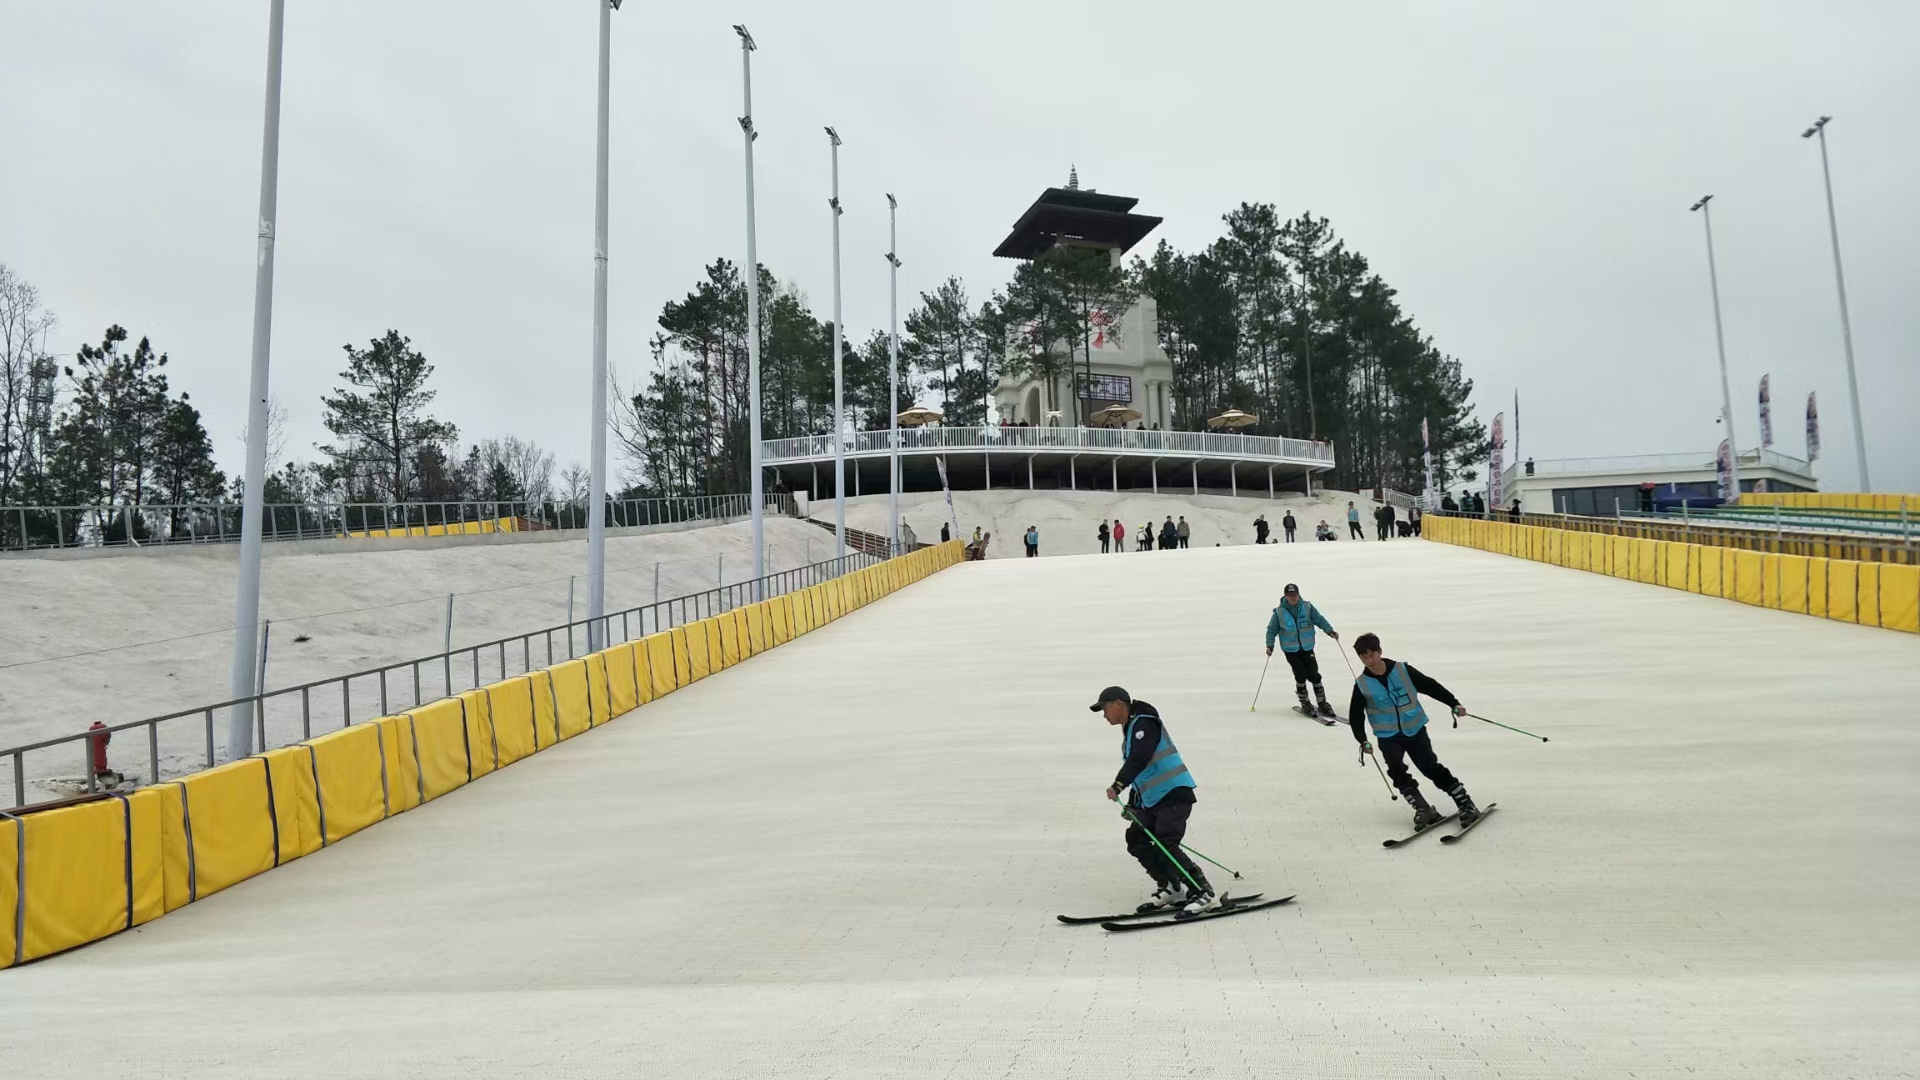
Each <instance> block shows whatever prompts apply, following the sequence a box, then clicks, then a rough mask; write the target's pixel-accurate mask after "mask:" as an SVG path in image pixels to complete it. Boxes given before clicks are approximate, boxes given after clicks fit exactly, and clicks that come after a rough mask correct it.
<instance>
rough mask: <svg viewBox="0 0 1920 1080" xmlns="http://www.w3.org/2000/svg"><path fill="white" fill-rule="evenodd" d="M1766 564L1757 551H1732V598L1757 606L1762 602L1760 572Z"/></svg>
mask: <svg viewBox="0 0 1920 1080" xmlns="http://www.w3.org/2000/svg"><path fill="white" fill-rule="evenodd" d="M1765 566H1766V560H1765V559H1764V558H1762V557H1761V554H1760V553H1759V552H1757V551H1735V552H1734V553H1733V588H1734V595H1733V596H1732V599H1734V600H1738V601H1740V602H1741V603H1743V604H1752V605H1754V606H1755V607H1759V606H1760V605H1761V604H1762V603H1763V602H1764V597H1763V595H1762V593H1761V590H1760V574H1761V571H1762V569H1763V568H1764V567H1765Z"/></svg>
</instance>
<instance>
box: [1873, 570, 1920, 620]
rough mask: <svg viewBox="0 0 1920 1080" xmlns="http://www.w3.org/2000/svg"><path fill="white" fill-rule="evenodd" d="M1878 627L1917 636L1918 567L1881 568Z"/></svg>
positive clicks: (1918, 610) (1919, 592)
mask: <svg viewBox="0 0 1920 1080" xmlns="http://www.w3.org/2000/svg"><path fill="white" fill-rule="evenodd" d="M1879 607H1880V625H1881V626H1883V627H1885V628H1886V629H1888V630H1904V631H1906V632H1907V633H1909V634H1920V566H1899V565H1895V564H1893V563H1886V564H1883V565H1882V566H1881V567H1880V601H1879Z"/></svg>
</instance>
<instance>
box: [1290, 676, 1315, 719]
mask: <svg viewBox="0 0 1920 1080" xmlns="http://www.w3.org/2000/svg"><path fill="white" fill-rule="evenodd" d="M1293 696H1294V697H1297V698H1299V699H1300V711H1301V712H1303V713H1306V714H1307V715H1308V716H1312V715H1314V712H1313V702H1312V701H1311V700H1310V699H1309V698H1308V697H1307V684H1306V683H1294V684H1293Z"/></svg>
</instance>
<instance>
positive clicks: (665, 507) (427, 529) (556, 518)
mask: <svg viewBox="0 0 1920 1080" xmlns="http://www.w3.org/2000/svg"><path fill="white" fill-rule="evenodd" d="M765 499H766V502H765V507H766V510H767V512H769V513H779V514H791V513H792V512H793V503H792V497H791V496H786V495H767V496H765ZM751 506H752V496H750V495H683V496H672V497H666V498H652V499H608V500H607V519H606V523H607V525H608V526H610V527H612V528H626V527H638V526H647V525H668V524H678V523H682V522H690V521H724V520H727V519H729V518H738V517H745V516H747V515H748V513H749V512H750V508H751ZM266 510H267V513H266V515H265V517H264V519H263V520H262V522H261V535H262V538H263V539H266V540H323V539H328V538H332V537H355V538H366V537H402V536H444V535H449V534H451V535H480V534H491V533H507V532H542V531H551V530H565V529H584V528H586V527H587V523H588V519H589V517H590V515H589V513H588V511H587V505H586V503H585V501H584V500H583V501H580V502H565V501H552V500H547V501H539V502H526V501H467V502H428V503H354V502H347V503H334V502H319V503H271V504H269V505H268V506H267V508H266ZM240 519H241V506H240V504H239V503H143V504H139V505H124V506H0V552H6V551H32V550H39V549H58V548H88V547H119V546H133V547H143V546H162V545H168V544H224V543H232V542H235V541H238V540H239V539H240Z"/></svg>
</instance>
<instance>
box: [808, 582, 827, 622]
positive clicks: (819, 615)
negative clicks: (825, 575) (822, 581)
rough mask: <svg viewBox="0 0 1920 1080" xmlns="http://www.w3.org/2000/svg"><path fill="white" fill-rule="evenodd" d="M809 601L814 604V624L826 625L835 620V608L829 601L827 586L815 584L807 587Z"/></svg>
mask: <svg viewBox="0 0 1920 1080" xmlns="http://www.w3.org/2000/svg"><path fill="white" fill-rule="evenodd" d="M807 593H808V596H807V603H809V604H812V605H813V625H815V626H825V625H827V624H828V623H830V622H832V621H833V610H832V608H831V607H830V606H829V604H828V603H827V587H826V586H825V585H813V586H809V587H808V589H807Z"/></svg>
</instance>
